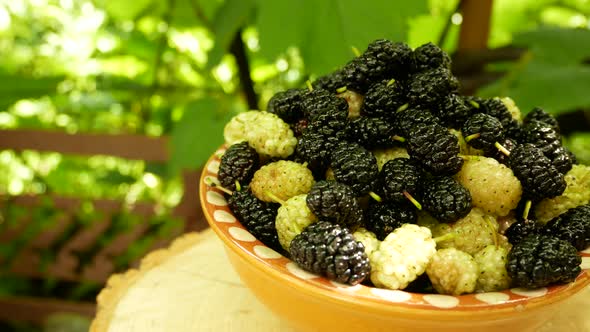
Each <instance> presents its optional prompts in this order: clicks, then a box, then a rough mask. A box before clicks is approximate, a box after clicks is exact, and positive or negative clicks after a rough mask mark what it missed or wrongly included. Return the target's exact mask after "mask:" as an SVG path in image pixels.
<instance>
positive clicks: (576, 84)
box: [478, 61, 590, 113]
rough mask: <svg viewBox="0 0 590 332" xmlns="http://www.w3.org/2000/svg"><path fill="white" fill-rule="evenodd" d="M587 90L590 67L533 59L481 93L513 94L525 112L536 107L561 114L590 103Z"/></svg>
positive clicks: (513, 97)
mask: <svg viewBox="0 0 590 332" xmlns="http://www.w3.org/2000/svg"><path fill="white" fill-rule="evenodd" d="M588 91H590V67H588V66H581V65H562V66H556V65H554V64H549V63H542V62H536V61H533V62H530V63H528V64H526V65H525V66H524V67H523V68H522V69H521V70H518V69H516V70H513V72H512V73H511V74H510V75H508V77H506V78H504V79H503V80H501V81H500V82H496V83H495V84H493V85H491V86H488V87H486V88H484V89H481V90H480V91H479V92H478V94H479V95H482V96H486V97H492V96H495V95H498V96H510V97H511V98H512V99H514V101H515V102H516V104H517V105H518V106H519V108H520V109H521V110H522V111H523V112H525V113H526V112H528V111H529V110H531V109H532V108H533V107H535V106H539V107H542V108H545V109H547V110H548V111H551V112H553V113H560V112H567V111H571V110H574V109H576V108H578V107H588V106H590V94H588Z"/></svg>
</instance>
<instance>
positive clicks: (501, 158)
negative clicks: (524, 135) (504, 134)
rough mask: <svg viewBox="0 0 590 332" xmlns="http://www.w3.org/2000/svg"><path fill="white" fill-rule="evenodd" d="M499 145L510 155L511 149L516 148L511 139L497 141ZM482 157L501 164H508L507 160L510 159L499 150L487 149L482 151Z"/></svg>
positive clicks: (514, 142)
mask: <svg viewBox="0 0 590 332" xmlns="http://www.w3.org/2000/svg"><path fill="white" fill-rule="evenodd" d="M498 143H500V145H501V146H502V147H503V148H504V149H506V151H508V153H510V152H511V151H512V149H514V147H515V146H516V144H517V143H516V141H515V140H513V139H512V138H504V139H503V140H501V141H499V142H498ZM484 155H485V156H486V157H490V158H494V159H496V160H497V161H498V162H499V163H501V164H505V165H507V164H508V160H509V159H510V157H509V154H506V153H505V152H503V151H502V150H500V149H489V150H486V151H484Z"/></svg>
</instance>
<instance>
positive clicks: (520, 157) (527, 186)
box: [509, 143, 566, 200]
mask: <svg viewBox="0 0 590 332" xmlns="http://www.w3.org/2000/svg"><path fill="white" fill-rule="evenodd" d="M509 164H510V168H512V171H513V172H514V175H515V176H516V177H517V178H518V180H519V181H520V183H521V184H522V188H523V190H524V196H526V197H528V198H529V199H532V200H541V199H543V198H547V197H555V196H559V195H561V194H562V193H563V191H564V190H565V187H566V182H565V179H564V176H563V174H561V173H559V171H558V170H557V169H556V168H555V167H554V166H553V165H552V164H551V160H549V158H547V157H545V155H544V154H543V152H542V151H541V150H540V149H538V148H537V147H536V146H534V145H533V144H530V143H526V144H519V145H517V146H516V147H515V148H514V149H513V150H512V152H511V153H510V162H509Z"/></svg>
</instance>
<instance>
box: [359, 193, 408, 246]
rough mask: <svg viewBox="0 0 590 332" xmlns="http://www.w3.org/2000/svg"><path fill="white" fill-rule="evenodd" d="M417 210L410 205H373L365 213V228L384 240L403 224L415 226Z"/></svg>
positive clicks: (404, 203) (391, 203) (387, 203)
mask: <svg viewBox="0 0 590 332" xmlns="http://www.w3.org/2000/svg"><path fill="white" fill-rule="evenodd" d="M417 218H418V217H417V214H416V208H415V207H414V206H412V205H410V204H409V203H406V202H403V203H393V202H385V203H373V204H371V205H370V206H369V207H368V208H367V211H366V213H365V228H366V229H368V230H369V231H371V232H373V233H375V235H376V236H377V239H379V240H383V239H385V237H386V236H387V235H389V233H391V232H393V231H394V230H395V229H396V228H398V227H400V226H401V225H403V224H415V223H416V220H417Z"/></svg>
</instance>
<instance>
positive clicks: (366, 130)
mask: <svg viewBox="0 0 590 332" xmlns="http://www.w3.org/2000/svg"><path fill="white" fill-rule="evenodd" d="M395 135H396V128H395V127H394V126H393V124H392V123H391V122H390V121H387V120H384V119H382V118H370V117H366V116H361V117H359V118H357V119H355V120H353V121H350V122H349V123H348V126H347V127H346V138H347V140H348V141H350V142H355V143H358V144H360V145H362V146H363V147H365V148H367V149H373V148H385V147H391V146H394V145H395V144H396V142H397V141H395V140H394V136H395Z"/></svg>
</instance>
